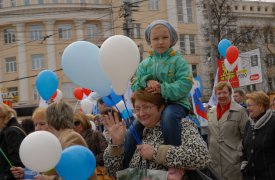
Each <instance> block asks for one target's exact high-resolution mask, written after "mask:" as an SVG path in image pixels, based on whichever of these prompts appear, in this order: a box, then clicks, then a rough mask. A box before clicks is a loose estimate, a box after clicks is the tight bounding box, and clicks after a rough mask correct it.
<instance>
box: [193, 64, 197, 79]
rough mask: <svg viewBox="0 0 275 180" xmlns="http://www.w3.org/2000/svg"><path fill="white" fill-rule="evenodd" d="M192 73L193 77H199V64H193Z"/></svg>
mask: <svg viewBox="0 0 275 180" xmlns="http://www.w3.org/2000/svg"><path fill="white" fill-rule="evenodd" d="M192 73H193V77H197V75H198V68H197V64H192Z"/></svg>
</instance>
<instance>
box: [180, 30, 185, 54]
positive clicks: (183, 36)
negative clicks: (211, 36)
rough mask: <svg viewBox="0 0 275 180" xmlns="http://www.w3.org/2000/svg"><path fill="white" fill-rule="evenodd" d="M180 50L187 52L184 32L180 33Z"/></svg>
mask: <svg viewBox="0 0 275 180" xmlns="http://www.w3.org/2000/svg"><path fill="white" fill-rule="evenodd" d="M180 51H181V53H182V54H185V51H186V49H185V35H184V34H180Z"/></svg>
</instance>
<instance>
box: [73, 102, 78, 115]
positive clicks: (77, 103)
mask: <svg viewBox="0 0 275 180" xmlns="http://www.w3.org/2000/svg"><path fill="white" fill-rule="evenodd" d="M78 102H79V101H78V100H77V101H76V104H75V106H74V113H75V111H76V107H77V105H78Z"/></svg>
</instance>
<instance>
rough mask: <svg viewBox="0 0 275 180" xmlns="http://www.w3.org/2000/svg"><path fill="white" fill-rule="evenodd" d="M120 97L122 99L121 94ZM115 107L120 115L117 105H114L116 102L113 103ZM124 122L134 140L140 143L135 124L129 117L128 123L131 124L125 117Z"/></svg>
mask: <svg viewBox="0 0 275 180" xmlns="http://www.w3.org/2000/svg"><path fill="white" fill-rule="evenodd" d="M108 97H109V99H110V100H111V101H112V103H113V104H115V102H114V101H113V99H112V97H111V96H110V95H109V96H108ZM122 99H123V96H122ZM123 102H124V101H123ZM115 107H116V110H117V111H118V112H119V114H120V115H121V116H122V113H121V112H120V110H119V109H118V107H117V106H116V104H115ZM124 122H125V123H126V126H127V128H128V129H129V130H130V132H131V134H132V135H133V137H134V139H135V140H136V142H137V143H138V144H141V142H140V139H139V137H138V134H137V132H136V128H135V125H134V124H133V123H132V120H131V119H130V123H131V124H129V122H128V119H125V120H124Z"/></svg>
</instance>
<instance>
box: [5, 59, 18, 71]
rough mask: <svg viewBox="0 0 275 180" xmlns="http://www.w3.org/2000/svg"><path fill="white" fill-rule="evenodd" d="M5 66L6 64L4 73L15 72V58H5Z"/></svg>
mask: <svg viewBox="0 0 275 180" xmlns="http://www.w3.org/2000/svg"><path fill="white" fill-rule="evenodd" d="M5 64H6V72H7V73H11V72H16V71H17V68H16V57H7V58H5Z"/></svg>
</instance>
